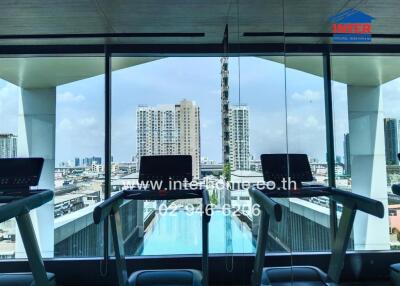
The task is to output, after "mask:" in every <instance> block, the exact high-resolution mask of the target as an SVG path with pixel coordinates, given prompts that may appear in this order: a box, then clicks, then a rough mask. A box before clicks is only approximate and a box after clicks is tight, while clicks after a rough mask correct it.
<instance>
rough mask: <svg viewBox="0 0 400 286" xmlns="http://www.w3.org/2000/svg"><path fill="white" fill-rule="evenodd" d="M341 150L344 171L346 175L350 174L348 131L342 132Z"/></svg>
mask: <svg viewBox="0 0 400 286" xmlns="http://www.w3.org/2000/svg"><path fill="white" fill-rule="evenodd" d="M343 150H344V173H345V174H346V175H348V176H351V157H350V136H349V133H346V134H344V140H343Z"/></svg>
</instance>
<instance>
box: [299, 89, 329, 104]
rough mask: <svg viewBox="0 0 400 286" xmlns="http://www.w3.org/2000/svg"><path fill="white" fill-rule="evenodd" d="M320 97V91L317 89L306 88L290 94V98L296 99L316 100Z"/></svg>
mask: <svg viewBox="0 0 400 286" xmlns="http://www.w3.org/2000/svg"><path fill="white" fill-rule="evenodd" d="M321 98H322V93H321V92H319V91H315V90H311V89H307V90H305V91H303V92H302V93H299V92H295V93H293V94H292V99H293V100H297V101H316V100H320V99H321Z"/></svg>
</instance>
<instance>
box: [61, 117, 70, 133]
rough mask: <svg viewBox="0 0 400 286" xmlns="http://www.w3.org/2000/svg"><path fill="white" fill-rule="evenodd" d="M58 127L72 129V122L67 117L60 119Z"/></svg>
mask: <svg viewBox="0 0 400 286" xmlns="http://www.w3.org/2000/svg"><path fill="white" fill-rule="evenodd" d="M58 127H59V128H60V129H62V130H72V129H73V124H72V122H71V120H69V119H68V118H64V119H62V120H61V121H60V123H59V125H58Z"/></svg>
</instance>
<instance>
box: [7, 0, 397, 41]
mask: <svg viewBox="0 0 400 286" xmlns="http://www.w3.org/2000/svg"><path fill="white" fill-rule="evenodd" d="M283 3H284V7H283ZM353 7H355V8H357V9H360V10H362V11H363V12H365V13H367V14H370V15H371V16H373V17H375V20H374V22H373V26H372V31H373V33H380V34H400V17H398V15H399V14H400V13H399V12H400V5H399V2H398V0H385V1H382V0H369V1H367V0H364V1H360V0H357V1H352V0H302V1H298V0H218V1H215V0H190V1H188V0H168V1H166V0H115V1H110V0H68V1H65V0H20V1H14V0H2V1H0V9H1V11H2V13H1V18H0V21H1V25H0V36H6V35H9V36H10V35H12V36H15V35H20V36H21V35H47V34H102V33H111V34H116V33H205V36H204V37H131V38H104V37H103V38H102V37H99V38H91V39H84V38H80V39H74V40H71V39H69V40H66V39H55V40H46V41H44V42H46V43H57V44H59V43H67V44H68V43H75V44H81V43H86V44H98V43H105V42H107V43H149V44H155V43H159V44H163V43H164V44H165V43H189V44H195V43H221V41H222V38H223V33H224V28H225V25H226V24H228V25H229V31H230V33H229V41H230V42H232V43H266V42H283V41H284V39H283V37H281V36H275V37H266V36H261V37H260V36H258V37H255V36H250V37H246V36H243V33H245V32H253V33H254V32H256V33H257V32H278V33H281V32H285V33H329V32H331V24H330V22H329V17H331V16H333V15H335V14H336V13H338V12H340V11H343V10H345V9H347V8H353ZM285 40H286V41H287V42H299V41H301V42H303V41H306V42H326V41H328V40H329V39H328V38H318V37H313V38H305V39H304V38H290V39H285ZM41 42H42V41H41V40H37V39H36V40H28V39H24V40H15V39H3V40H0V44H27V43H28V44H32V43H33V44H36V43H41Z"/></svg>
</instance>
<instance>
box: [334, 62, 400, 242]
mask: <svg viewBox="0 0 400 286" xmlns="http://www.w3.org/2000/svg"><path fill="white" fill-rule="evenodd" d="M398 62H399V57H398V56H379V55H365V56H352V55H336V56H333V57H332V79H333V80H334V82H333V104H334V124H335V149H336V150H337V151H336V154H337V159H336V160H337V162H340V163H341V164H343V166H344V173H343V175H341V174H337V175H336V184H337V185H338V186H340V187H341V188H344V189H347V190H349V191H352V192H354V193H357V194H360V195H363V196H367V197H370V198H373V199H376V200H379V201H381V202H382V203H383V205H384V206H385V217H384V218H383V219H379V218H374V217H371V216H366V215H361V214H360V215H358V216H357V217H356V220H355V223H354V230H353V239H354V248H355V249H356V250H387V249H390V248H392V249H393V248H398V245H399V239H398V236H397V230H396V229H397V227H396V223H397V218H398V216H397V206H398V196H396V195H394V194H393V193H392V192H391V185H392V184H394V183H398V182H399V173H400V169H399V162H398V158H397V153H398V152H399V151H398V146H399V140H398V136H397V134H398V126H399V118H400V113H399V109H398V108H397V107H398V106H399V98H400V97H399V89H398V84H399V80H398V79H396V78H398V77H399V75H400V74H399V73H398V72H397V70H398V68H397V64H398ZM342 158H343V159H342Z"/></svg>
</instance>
